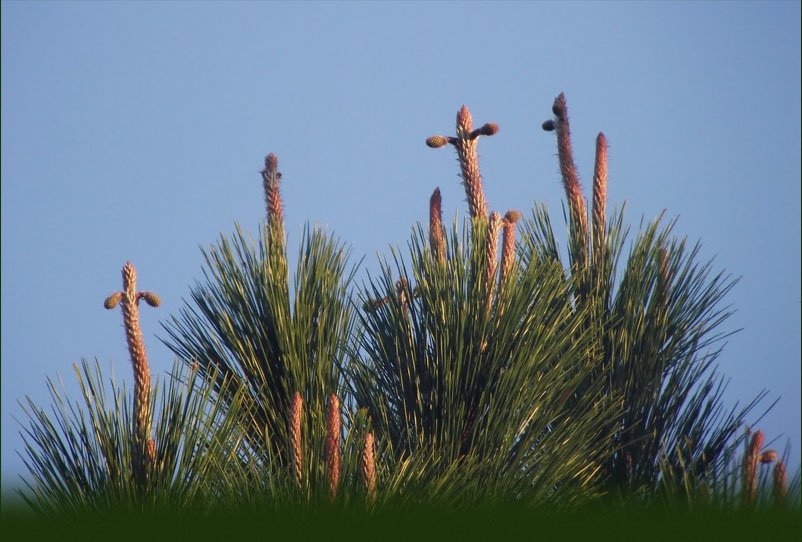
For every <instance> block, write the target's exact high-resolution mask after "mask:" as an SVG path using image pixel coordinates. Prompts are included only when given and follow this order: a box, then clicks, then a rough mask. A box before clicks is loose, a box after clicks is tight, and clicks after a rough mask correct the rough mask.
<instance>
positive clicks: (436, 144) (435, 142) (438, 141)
mask: <svg viewBox="0 0 802 542" xmlns="http://www.w3.org/2000/svg"><path fill="white" fill-rule="evenodd" d="M426 145H427V146H429V147H431V148H433V149H439V148H440V147H444V146H446V145H448V138H447V137H445V136H441V135H436V136H432V137H430V138H427V139H426Z"/></svg>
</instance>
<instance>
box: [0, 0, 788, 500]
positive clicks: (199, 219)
mask: <svg viewBox="0 0 802 542" xmlns="http://www.w3.org/2000/svg"><path fill="white" fill-rule="evenodd" d="M799 21H800V3H799V2H760V3H748V2H733V3H723V2H715V3H713V2H711V3H685V2H671V3H663V4H661V3H654V2H644V3H619V4H616V3H608V2H604V3H602V2H591V3H520V2H516V3H507V4H504V3H497V2H494V3H479V2H471V3H465V4H462V3H455V2H449V3H439V4H436V3H403V4H402V3H386V2H381V3H334V2H325V3H241V4H233V3H225V4H223V3H214V2H202V3H191V2H176V3H161V2H158V3H157V2H146V3H145V2H142V3H123V2H91V3H78V2H11V1H4V2H3V3H2V483H3V486H4V487H9V485H16V484H18V474H20V473H21V472H22V463H21V461H20V459H19V458H18V457H17V456H16V450H18V449H19V448H20V442H21V441H20V438H19V436H18V431H19V425H18V424H17V423H16V422H15V421H14V416H17V417H18V416H19V413H20V411H19V407H18V406H17V401H18V400H20V399H22V398H23V397H24V396H25V395H30V396H31V397H33V398H34V399H36V400H38V401H41V402H44V403H48V402H49V399H48V396H47V394H46V389H45V382H44V378H45V376H46V375H51V376H53V375H55V374H56V373H57V372H61V373H62V374H63V375H64V376H65V382H66V383H67V384H68V387H69V388H70V390H71V391H70V393H71V397H73V398H75V399H77V398H78V395H77V392H76V387H75V385H74V382H75V379H74V376H73V375H72V373H71V365H72V363H73V362H76V361H78V360H80V359H81V358H83V357H86V358H94V357H98V358H99V359H100V360H102V361H103V363H104V364H105V367H106V368H108V367H109V365H113V367H114V369H115V372H116V373H117V374H118V375H123V376H124V377H125V379H126V380H127V381H128V382H129V383H130V381H131V380H130V368H129V362H128V356H127V353H126V350H125V345H124V338H123V331H122V328H121V320H120V314H119V312H117V311H115V312H109V311H105V310H104V309H103V306H102V303H103V300H104V298H105V297H106V296H107V295H108V294H109V293H111V292H113V291H115V290H117V289H119V288H120V286H121V282H120V281H121V279H120V269H121V268H122V266H123V264H124V263H125V261H126V260H131V261H132V262H133V263H134V264H135V265H136V267H137V268H138V270H139V277H140V279H139V284H140V286H141V287H142V288H143V289H146V290H153V291H156V292H157V293H159V294H160V295H161V297H162V299H163V305H162V307H161V308H159V309H151V308H149V307H144V308H143V311H142V323H143V330H144V334H145V340H146V343H147V345H148V349H149V353H150V359H151V364H152V366H153V368H154V370H156V371H159V372H160V373H163V372H164V371H165V370H166V369H167V368H168V367H169V366H170V364H171V361H172V357H171V355H170V353H169V352H168V350H167V349H166V348H165V347H164V346H163V345H162V344H161V343H160V342H159V341H158V339H157V337H158V336H164V333H163V332H161V330H160V327H159V322H160V321H165V320H166V319H167V318H168V316H169V315H170V314H175V313H177V311H178V309H179V307H180V306H181V299H182V298H186V297H187V296H188V292H189V286H190V284H192V283H193V281H194V280H195V279H198V278H201V256H200V252H199V250H198V246H199V245H204V246H208V245H209V244H211V243H213V242H215V241H216V239H217V237H218V235H219V234H220V233H221V232H226V233H229V232H231V231H232V230H233V227H234V222H235V221H238V222H240V223H241V224H242V225H243V226H244V227H245V228H247V229H249V230H255V228H256V226H257V224H258V222H259V220H261V218H262V217H263V215H264V204H263V196H262V188H261V179H260V176H259V173H258V172H259V170H260V169H262V167H263V158H264V156H265V154H266V153H268V152H275V153H276V154H277V155H278V156H279V159H280V166H281V170H282V172H283V174H284V177H283V179H284V181H283V182H284V184H283V195H284V201H285V207H286V220H287V230H288V233H289V236H290V243H291V247H297V240H298V237H299V233H300V231H301V228H302V226H303V224H304V222H305V221H307V220H308V221H310V222H313V223H319V224H323V225H326V226H328V227H330V228H331V230H332V231H334V232H335V233H336V234H337V235H338V236H339V237H340V238H341V239H343V240H345V241H347V242H348V243H350V245H351V247H352V249H353V253H354V255H355V256H356V257H357V258H358V257H360V256H362V255H366V260H365V264H364V267H363V269H372V270H374V271H375V270H376V269H377V263H376V262H377V257H376V255H377V254H387V253H388V250H387V247H388V245H389V244H398V245H401V246H405V244H406V240H407V239H408V236H409V232H410V228H411V226H412V225H413V224H414V223H415V222H416V221H419V220H426V218H427V202H428V197H429V195H430V194H431V192H432V190H433V189H434V187H435V186H440V188H441V190H442V192H443V199H444V208H445V214H446V216H453V214H454V213H455V212H457V211H459V212H460V213H463V214H464V213H465V204H464V201H463V200H464V193H463V191H462V187H461V186H460V184H459V179H458V177H457V173H458V169H457V165H456V162H455V160H454V156H453V153H452V152H451V151H450V150H440V151H434V150H431V149H428V148H427V147H426V146H425V145H424V140H425V138H426V137H427V136H429V135H432V134H436V133H445V134H451V133H452V132H453V131H454V117H455V114H456V112H457V110H458V108H459V107H460V105H461V104H463V103H464V104H466V105H468V107H469V108H470V109H471V111H472V112H473V115H474V119H475V120H476V122H477V123H484V122H487V121H495V122H497V123H499V125H500V127H501V131H500V133H499V134H498V135H496V136H495V137H493V138H488V139H486V140H484V141H483V142H482V143H481V146H480V147H481V148H480V152H481V154H482V162H481V165H482V171H483V174H484V177H485V189H486V195H487V198H488V202H489V205H490V207H491V208H492V209H497V210H500V211H505V210H506V209H509V208H518V209H522V210H528V209H531V207H532V204H533V202H535V201H539V202H545V203H546V204H547V205H548V206H549V208H550V209H551V210H552V214H553V217H554V221H555V223H556V224H557V225H558V226H560V229H561V228H562V226H561V224H562V212H561V207H560V205H561V204H560V202H561V200H562V198H563V193H562V187H561V184H560V180H559V169H558V165H557V161H556V157H555V154H556V148H555V141H554V137H553V134H547V133H544V132H542V131H541V129H540V124H541V122H542V121H543V120H545V119H546V118H548V117H549V116H550V115H551V113H550V109H551V103H552V101H553V99H554V97H555V96H556V95H557V94H558V93H560V92H561V91H564V92H565V93H566V96H567V100H568V108H569V113H570V116H571V119H572V125H571V126H572V132H573V135H574V146H575V152H576V155H577V163H578V167H579V168H580V173H581V174H582V179H583V180H584V185H585V186H586V187H587V186H588V185H589V182H588V180H589V179H590V178H591V173H592V164H593V148H594V137H595V135H596V133H597V132H598V131H604V132H605V134H606V135H607V137H608V140H609V142H610V149H609V160H610V162H609V170H610V186H609V196H610V205H617V204H620V203H621V202H623V201H624V200H625V199H626V200H627V202H628V215H627V216H628V221H629V223H631V224H633V225H634V226H637V224H638V223H639V221H640V218H641V216H644V217H646V218H647V219H651V218H654V217H656V216H657V215H658V214H659V213H660V211H661V210H662V209H664V208H665V209H667V213H668V215H669V216H679V223H678V230H677V231H678V233H679V234H681V235H688V236H689V237H690V238H691V239H693V240H696V239H701V240H702V242H703V251H702V256H703V258H704V259H709V258H713V257H715V267H716V269H726V270H727V271H729V272H731V273H732V274H734V275H736V276H742V279H741V281H740V283H739V284H738V286H737V287H736V288H735V290H734V291H733V292H732V293H731V295H729V297H728V302H730V303H731V304H732V305H733V306H734V307H735V308H737V310H738V312H737V313H736V315H735V316H734V317H733V318H732V319H731V320H730V321H729V324H728V325H729V329H736V328H743V331H741V332H740V333H738V334H737V335H735V336H733V337H732V338H731V339H730V340H729V344H728V346H727V347H726V349H725V351H724V353H723V355H722V357H721V359H720V370H721V371H722V372H723V373H724V374H726V375H727V376H729V377H730V378H731V382H730V386H729V388H728V391H727V393H726V400H727V403H728V404H730V405H731V404H732V403H734V402H735V401H736V400H741V401H747V400H748V399H750V398H751V397H753V396H754V395H755V394H757V393H758V392H759V391H760V390H761V389H763V388H767V389H768V390H769V391H770V396H769V397H770V399H774V398H777V397H780V398H781V399H780V402H779V404H778V405H777V407H776V408H775V410H774V411H773V412H772V413H770V414H769V416H768V417H767V418H766V419H765V420H763V421H762V422H761V424H760V427H762V428H763V429H764V430H765V431H766V433H767V435H768V437H769V438H770V439H771V438H774V437H777V438H778V439H779V440H778V441H777V443H776V444H777V445H778V446H779V447H780V448H782V447H783V446H784V444H785V442H786V441H787V439H790V441H791V444H792V447H793V450H792V457H793V462H792V463H795V465H796V466H798V465H799V457H800V307H801V306H800V300H801V299H802V295H801V294H800V24H799ZM292 250H293V251H294V248H293V249H292ZM355 260H356V258H355Z"/></svg>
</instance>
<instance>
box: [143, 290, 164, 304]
mask: <svg viewBox="0 0 802 542" xmlns="http://www.w3.org/2000/svg"><path fill="white" fill-rule="evenodd" d="M140 295H141V296H142V297H143V298H144V299H145V303H147V304H148V305H150V306H151V307H158V306H159V305H161V304H162V300H161V299H159V296H157V295H156V294H154V293H153V292H142V293H141V294H140Z"/></svg>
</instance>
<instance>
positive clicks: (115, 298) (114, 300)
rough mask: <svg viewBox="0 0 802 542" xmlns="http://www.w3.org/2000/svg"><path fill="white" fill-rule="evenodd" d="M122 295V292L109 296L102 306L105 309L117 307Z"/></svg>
mask: <svg viewBox="0 0 802 542" xmlns="http://www.w3.org/2000/svg"><path fill="white" fill-rule="evenodd" d="M122 297H123V294H122V292H117V293H116V294H111V295H110V296H109V297H107V298H106V301H104V302H103V306H104V307H106V308H107V309H113V308H114V307H116V306H117V304H118V303H119V302H120V299H122Z"/></svg>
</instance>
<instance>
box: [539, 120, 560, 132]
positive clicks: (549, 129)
mask: <svg viewBox="0 0 802 542" xmlns="http://www.w3.org/2000/svg"><path fill="white" fill-rule="evenodd" d="M556 127H557V126H556V125H555V124H554V121H553V120H551V119H549V120H547V121H546V122H544V123H543V125H542V128H543V129H544V130H545V131H547V132H553V131H554V129H555V128H556Z"/></svg>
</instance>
